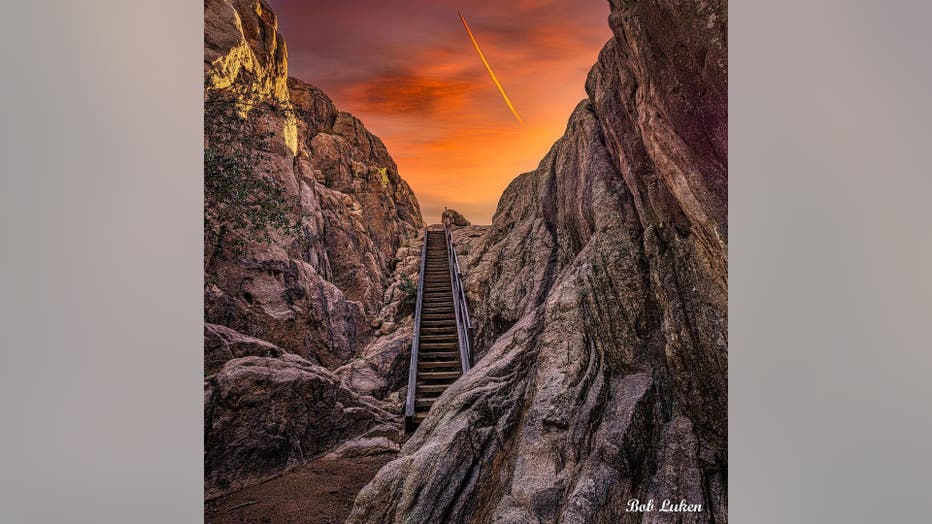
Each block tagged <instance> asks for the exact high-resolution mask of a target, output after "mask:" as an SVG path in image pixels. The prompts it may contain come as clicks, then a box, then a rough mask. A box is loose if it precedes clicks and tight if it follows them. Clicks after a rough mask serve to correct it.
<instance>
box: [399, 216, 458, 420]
mask: <svg viewBox="0 0 932 524" xmlns="http://www.w3.org/2000/svg"><path fill="white" fill-rule="evenodd" d="M451 249H452V239H451V237H450V231H449V228H448V227H447V228H445V229H443V230H430V229H428V230H426V231H425V233H424V246H423V248H422V253H421V275H420V277H419V279H418V284H419V285H418V302H417V308H416V310H415V331H414V340H413V341H412V345H411V364H410V369H409V375H408V400H407V405H406V407H405V427H406V428H407V429H408V430H409V431H413V430H414V428H415V427H417V425H418V424H420V423H421V421H422V420H424V418H425V417H426V416H427V412H428V411H430V408H431V406H433V405H434V402H435V401H436V400H437V398H438V397H440V395H441V394H443V392H444V391H446V389H447V388H448V387H449V386H450V385H451V384H453V382H455V381H456V380H457V379H458V378H460V377H461V376H462V375H463V373H464V372H466V371H468V370H469V367H470V365H471V363H470V362H468V360H469V353H468V351H469V342H468V336H469V333H468V326H469V322H468V310H467V308H466V306H465V294H464V293H462V283H461V280H460V275H459V267H458V266H459V265H458V263H456V257H455V254H451ZM451 268H452V269H451ZM454 279H455V280H454ZM464 346H465V347H464ZM464 358H465V359H466V363H465V365H464Z"/></svg>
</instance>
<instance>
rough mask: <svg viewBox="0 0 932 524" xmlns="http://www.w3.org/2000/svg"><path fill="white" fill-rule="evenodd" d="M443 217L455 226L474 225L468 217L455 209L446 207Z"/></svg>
mask: <svg viewBox="0 0 932 524" xmlns="http://www.w3.org/2000/svg"><path fill="white" fill-rule="evenodd" d="M442 219H443V220H445V221H449V222H450V224H452V225H454V226H469V225H472V223H470V222H469V220H466V217H464V216H463V215H461V214H460V212H459V211H457V210H455V209H444V210H443V218H442Z"/></svg>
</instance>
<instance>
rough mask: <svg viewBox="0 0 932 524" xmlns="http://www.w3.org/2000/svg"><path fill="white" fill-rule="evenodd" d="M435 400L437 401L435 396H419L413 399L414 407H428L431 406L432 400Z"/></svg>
mask: <svg viewBox="0 0 932 524" xmlns="http://www.w3.org/2000/svg"><path fill="white" fill-rule="evenodd" d="M436 401H437V399H436V398H423V399H421V398H419V399H417V400H415V401H414V407H416V408H427V409H430V407H431V406H433V405H434V402H436Z"/></svg>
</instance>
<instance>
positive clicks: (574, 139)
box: [349, 0, 728, 523]
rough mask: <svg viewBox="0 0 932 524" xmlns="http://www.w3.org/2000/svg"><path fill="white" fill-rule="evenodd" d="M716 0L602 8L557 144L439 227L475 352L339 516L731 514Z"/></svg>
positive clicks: (723, 92) (720, 11)
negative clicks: (669, 507) (450, 239)
mask: <svg viewBox="0 0 932 524" xmlns="http://www.w3.org/2000/svg"><path fill="white" fill-rule="evenodd" d="M726 10H727V6H726V4H725V3H724V2H706V1H695V2H677V1H669V0H667V1H664V0H648V1H620V0H618V1H613V2H611V15H610V18H609V24H610V25H611V28H612V31H613V34H614V37H613V38H612V39H611V40H610V41H609V42H608V43H607V44H606V46H605V47H604V49H603V50H602V52H601V54H600V56H599V58H598V61H597V63H596V65H595V66H594V67H593V68H592V70H591V72H590V74H589V77H588V79H587V82H586V90H587V94H588V98H587V99H586V100H583V101H582V102H581V103H580V104H579V105H578V106H577V107H576V109H575V111H574V112H573V113H572V115H571V116H570V119H569V122H568V124H567V129H566V132H565V134H564V136H563V137H562V138H560V139H559V140H558V141H557V142H556V143H555V144H554V146H553V148H552V149H551V151H550V152H549V153H548V155H547V156H546V157H545V158H544V159H543V161H542V162H541V163H540V166H539V167H538V169H537V170H535V171H533V172H530V173H525V174H523V175H521V176H519V177H517V178H516V179H515V180H514V181H513V182H512V183H511V185H510V186H509V187H508V188H507V189H506V191H505V192H504V194H503V195H502V197H501V200H500V202H499V206H498V209H497V211H496V213H495V216H494V218H493V224H492V225H491V226H470V227H463V228H459V229H457V231H456V232H455V233H454V238H455V240H456V242H457V244H458V245H457V250H458V253H459V254H460V256H461V262H462V263H463V265H464V274H465V275H466V282H465V286H466V288H467V292H468V295H469V299H470V303H471V305H472V308H473V314H474V316H475V319H474V320H475V323H476V325H477V332H476V339H477V353H478V354H479V355H480V356H481V359H480V360H479V361H478V362H477V365H476V366H475V367H474V368H473V369H472V370H471V371H470V372H469V373H468V374H467V375H466V376H465V377H463V378H462V379H460V380H459V381H458V382H457V383H455V384H454V385H453V386H451V387H450V389H448V390H447V391H446V392H445V393H444V394H443V396H442V397H441V399H440V400H439V401H438V402H437V403H436V404H435V405H434V407H433V409H432V410H431V412H430V414H429V415H428V417H427V418H426V419H425V420H424V422H423V423H422V424H421V426H420V427H419V428H418V430H417V431H416V432H415V433H414V434H413V435H412V437H411V438H410V439H409V440H408V441H407V442H406V443H405V445H404V446H403V448H402V450H401V453H400V454H399V456H398V458H397V459H395V460H394V461H392V462H390V463H389V464H388V465H386V466H385V467H384V468H383V469H382V470H381V471H380V472H379V473H378V475H377V476H376V478H375V479H374V480H373V481H372V482H371V483H370V484H369V485H368V486H367V487H366V488H364V489H363V491H362V492H361V493H360V494H359V496H358V497H357V499H356V505H355V507H354V509H353V513H352V515H351V517H350V519H349V522H360V523H361V522H406V523H408V522H464V523H465V522H501V523H527V522H573V523H592V522H596V523H610V522H611V523H617V522H650V523H654V522H727V506H728V504H727V465H728V455H727V360H728V359H727V233H728V229H727V30H726V28H727V13H726ZM633 498H637V499H640V500H641V501H642V502H644V501H647V500H649V499H654V500H655V501H656V504H657V505H658V506H659V505H660V504H661V502H662V501H663V500H664V499H669V500H671V501H673V502H674V503H678V502H679V501H680V500H686V501H687V502H688V503H691V504H701V505H702V508H701V511H700V512H695V513H661V512H657V511H655V512H651V513H629V512H626V511H625V509H626V503H627V501H628V500H629V499H633Z"/></svg>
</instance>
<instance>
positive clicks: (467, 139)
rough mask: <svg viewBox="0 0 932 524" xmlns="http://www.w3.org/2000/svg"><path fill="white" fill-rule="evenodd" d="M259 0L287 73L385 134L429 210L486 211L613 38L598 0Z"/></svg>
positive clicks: (540, 150)
mask: <svg viewBox="0 0 932 524" xmlns="http://www.w3.org/2000/svg"><path fill="white" fill-rule="evenodd" d="M270 3H271V4H272V7H273V8H274V9H275V12H276V13H277V14H278V17H279V30H280V31H281V33H282V34H283V36H284V37H285V39H286V41H287V44H288V55H289V58H288V61H289V67H290V70H289V74H291V75H292V76H295V77H298V78H301V79H302V80H305V81H307V82H309V83H312V84H314V85H316V86H318V87H320V88H321V89H323V90H324V91H325V92H326V93H327V94H328V95H329V96H330V97H331V98H333V100H334V102H335V103H336V104H337V106H338V107H339V108H340V109H342V110H343V111H348V112H350V113H353V114H354V115H356V116H358V117H359V118H360V119H361V120H362V121H363V122H364V123H365V125H366V127H367V128H369V130H371V131H372V132H373V133H375V134H376V135H378V136H379V137H380V138H381V139H382V141H383V142H385V145H386V146H387V147H388V151H389V153H390V154H391V155H392V157H393V158H394V159H395V161H396V163H397V164H398V171H399V173H400V174H401V176H402V177H403V178H404V179H405V180H407V181H408V183H409V184H410V185H411V187H412V188H413V189H414V191H415V193H416V195H417V198H418V200H419V202H420V204H421V210H422V212H423V214H424V218H425V220H427V222H428V223H437V222H439V220H440V213H441V212H442V211H443V208H444V206H446V207H450V208H453V209H456V210H458V211H460V212H461V213H463V215H465V216H466V218H468V219H469V220H471V221H472V222H473V223H477V224H488V223H490V222H491V218H492V214H493V213H494V211H495V207H496V205H497V203H498V199H499V197H500V196H501V194H502V191H503V190H504V189H505V187H506V186H507V185H508V184H509V183H510V182H511V181H512V180H513V179H514V178H515V177H516V176H518V175H519V174H521V173H524V172H527V171H531V170H533V169H535V168H536V167H537V165H538V163H539V162H540V161H541V159H543V157H544V156H545V155H546V154H547V151H548V150H549V149H550V147H551V146H552V144H553V142H554V141H556V140H557V139H558V138H559V137H560V136H561V135H562V134H563V131H564V129H565V128H566V122H567V119H568V118H569V116H570V113H571V112H572V111H573V108H574V107H576V105H577V104H578V103H579V101H580V100H582V99H583V98H585V96H586V94H585V82H586V75H587V74H588V72H589V69H590V68H591V67H592V65H593V64H594V63H595V61H596V59H597V58H598V54H599V51H600V50H601V48H602V46H603V45H604V44H605V42H606V41H607V40H608V39H609V38H610V37H611V31H610V30H609V27H608V23H607V17H608V12H609V7H608V3H607V2H605V1H604V0H591V1H590V0H585V1H569V0H514V1H513V2H482V1H480V0H460V1H457V2H454V1H452V0H435V1H432V2H423V1H415V0H393V1H392V2H381V1H378V2H377V1H374V0H339V1H337V0H315V1H314V2H306V1H304V0H270ZM460 10H462V11H463V12H465V13H468V14H469V24H466V23H465V19H462V20H460V19H459V17H458V16H457V12H458V11H460ZM461 22H462V23H461ZM464 26H466V27H467V28H469V27H471V28H472V29H471V30H469V31H468V34H470V35H471V33H472V30H474V31H475V32H476V33H477V34H478V36H479V37H481V39H482V49H481V50H480V49H479V47H478V42H476V41H475V35H471V38H470V39H471V40H472V41H473V45H474V46H475V48H474V49H471V48H470V47H471V46H470V43H469V42H468V41H467V39H466V38H464V34H463V27H464ZM477 52H478V53H479V54H480V60H477V59H476V53H477ZM486 57H488V59H489V60H485V58H486ZM488 61H491V62H492V63H494V65H495V72H494V73H493V72H492V68H491V66H487V64H488ZM490 76H492V79H493V81H492V82H490V81H489V77H490ZM501 86H507V87H508V94H507V95H505V90H504V88H503V87H501ZM503 99H504V101H505V103H504V104H503V103H502V101H503ZM512 101H513V102H514V103H515V104H516V105H517V107H520V109H521V112H520V115H519V113H518V111H517V110H516V109H515V104H512V103H511V102H512ZM516 118H517V119H518V120H519V122H522V123H523V126H524V127H522V126H520V125H516V124H515V119H516Z"/></svg>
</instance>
